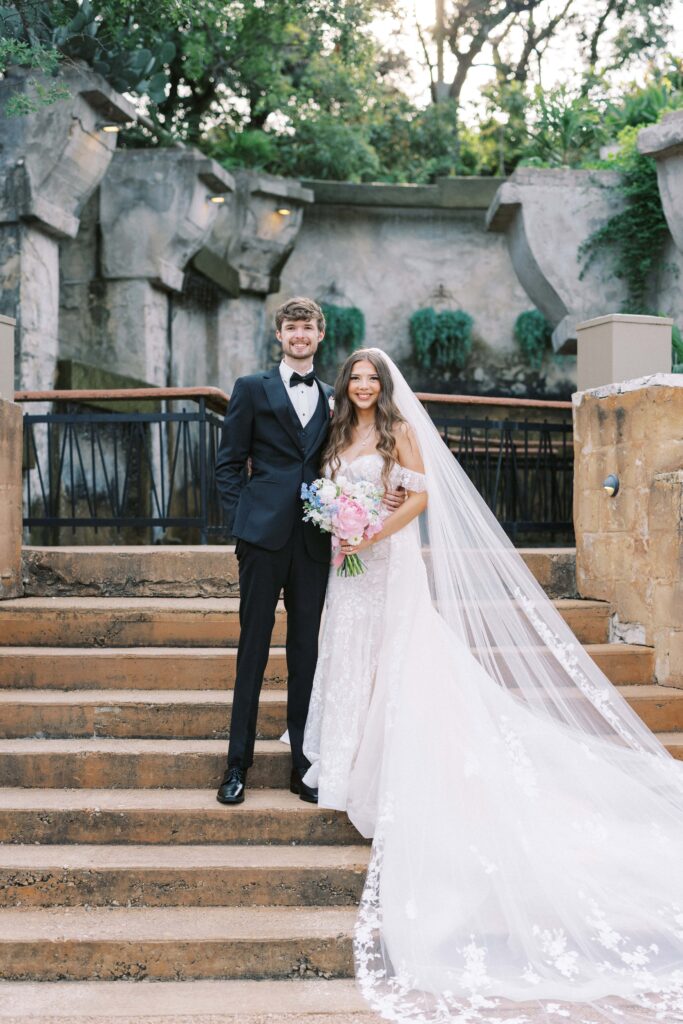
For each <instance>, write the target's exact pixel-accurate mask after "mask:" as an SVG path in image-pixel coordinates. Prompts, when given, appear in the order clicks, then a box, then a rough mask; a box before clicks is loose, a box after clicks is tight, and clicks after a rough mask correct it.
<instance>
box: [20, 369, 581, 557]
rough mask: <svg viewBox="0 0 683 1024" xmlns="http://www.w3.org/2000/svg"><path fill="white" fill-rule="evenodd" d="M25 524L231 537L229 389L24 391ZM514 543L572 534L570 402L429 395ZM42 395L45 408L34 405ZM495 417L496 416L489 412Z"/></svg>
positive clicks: (162, 536) (40, 531) (154, 536)
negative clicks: (219, 473)
mask: <svg viewBox="0 0 683 1024" xmlns="http://www.w3.org/2000/svg"><path fill="white" fill-rule="evenodd" d="M15 397H16V401H18V402H21V403H26V404H27V406H28V408H30V409H31V411H27V412H25V414H24V526H25V528H26V529H27V530H28V531H29V532H30V536H31V539H32V540H33V541H34V542H35V541H39V542H42V543H50V544H59V543H62V544H63V543H68V541H69V538H70V537H73V536H74V535H75V533H76V531H79V538H78V539H79V540H82V539H84V535H85V533H86V532H87V536H88V537H89V538H91V539H92V540H93V541H96V540H98V539H107V540H110V541H111V542H113V543H116V542H119V541H123V542H130V543H141V542H144V541H147V540H159V541H161V540H164V541H173V540H175V541H177V542H178V543H180V542H183V543H197V542H198V543H201V544H206V543H210V542H214V543H225V542H227V541H228V540H229V537H228V536H227V533H226V531H225V529H224V527H223V524H222V515H221V507H220V500H219V497H218V493H217V490H216V483H215V474H214V466H215V461H216V452H217V449H218V444H219V440H220V430H221V425H222V419H223V414H224V412H225V409H226V408H227V404H228V402H229V398H228V396H227V395H226V394H225V393H224V392H223V391H221V390H220V389H219V388H144V389H126V390H114V391H45V392H18V393H17V394H16V396H15ZM418 397H419V398H420V399H421V400H422V401H423V403H424V404H425V407H426V408H427V410H428V411H429V413H430V415H431V417H432V420H433V422H434V423H435V425H436V426H437V428H438V429H439V431H440V432H441V435H442V437H443V438H444V440H445V441H446V443H447V444H448V446H449V447H450V449H451V451H452V452H453V454H454V456H455V458H457V459H458V461H459V462H460V464H461V466H462V467H463V469H464V470H465V472H466V473H467V474H468V476H469V477H470V479H471V480H472V482H473V483H474V485H475V487H476V488H477V490H478V491H479V493H480V494H481V495H482V497H483V498H484V500H485V501H486V503H487V504H488V505H489V507H490V508H491V509H492V510H493V511H494V512H495V514H496V516H497V518H498V520H499V522H500V523H501V524H502V526H503V527H504V529H505V530H506V531H507V532H508V533H509V535H510V536H511V537H512V538H513V540H515V541H517V542H523V543H534V542H536V543H538V541H539V540H545V541H547V540H550V541H551V542H558V541H559V542H562V543H572V541H573V527H572V482H573V444H572V422H571V404H570V403H569V402H542V401H538V400H536V401H532V400H528V401H527V400H524V399H503V398H478V397H476V396H460V395H433V394H420V395H419V396H418ZM37 403H40V405H41V407H40V409H39V411H36V412H33V411H32V407H33V406H34V405H35V404H37ZM489 411H490V412H491V413H494V415H487V413H488V412H489Z"/></svg>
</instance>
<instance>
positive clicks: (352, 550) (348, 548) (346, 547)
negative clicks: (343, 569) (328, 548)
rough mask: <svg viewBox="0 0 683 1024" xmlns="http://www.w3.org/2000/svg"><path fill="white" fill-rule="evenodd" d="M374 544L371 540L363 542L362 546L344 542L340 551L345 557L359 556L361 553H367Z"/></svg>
mask: <svg viewBox="0 0 683 1024" xmlns="http://www.w3.org/2000/svg"><path fill="white" fill-rule="evenodd" d="M371 544H372V541H371V540H364V541H361V543H360V544H355V545H354V544H350V543H349V542H348V541H347V540H343V541H342V542H341V544H340V546H339V550H340V551H341V553H342V554H343V555H357V554H358V552H359V551H365V550H366V549H367V548H369V547H370V545H371Z"/></svg>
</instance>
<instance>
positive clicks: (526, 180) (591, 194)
mask: <svg viewBox="0 0 683 1024" xmlns="http://www.w3.org/2000/svg"><path fill="white" fill-rule="evenodd" d="M618 181H619V175H618V174H617V173H616V172H614V171H573V170H534V169H531V168H528V167H520V168H518V169H517V170H516V171H515V172H514V173H513V174H512V176H511V178H510V180H509V181H507V182H505V184H503V185H501V187H500V188H499V189H498V192H497V193H496V196H495V198H494V200H493V202H492V203H491V206H490V207H489V210H488V213H487V215H486V226H487V228H488V230H489V231H498V232H501V233H503V234H505V236H506V238H507V243H508V248H509V251H510V258H511V259H512V265H513V267H514V269H515V273H516V274H517V277H518V278H519V281H520V283H521V284H522V286H523V287H524V289H525V290H526V292H527V294H528V295H529V297H530V298H531V300H532V301H533V302H534V303H535V305H536V306H537V307H538V309H540V310H541V312H542V313H543V314H544V315H545V316H546V318H547V319H548V321H549V322H550V323H551V324H552V326H553V328H554V331H553V348H554V349H555V351H556V352H564V353H572V352H576V325H577V323H579V322H581V321H582V320H587V319H589V318H591V317H595V316H598V315H600V314H601V313H603V312H604V311H605V309H614V310H617V309H621V308H622V307H623V303H624V300H625V298H626V290H625V287H624V283H623V281H621V280H620V279H619V278H617V277H615V276H614V274H613V273H612V272H611V270H610V268H609V265H608V263H607V262H606V261H605V259H604V258H603V257H602V256H600V257H599V258H596V259H594V260H593V261H592V262H591V263H590V265H589V266H587V267H586V268H585V270H584V272H583V273H582V261H581V260H580V258H579V250H580V247H581V245H582V244H583V243H584V242H585V241H586V240H587V239H588V238H589V237H590V235H591V234H592V233H593V232H594V231H595V230H596V229H597V228H599V227H601V226H602V225H603V224H604V223H605V221H607V220H608V219H609V218H610V217H611V216H613V215H614V214H615V213H618V212H619V210H621V209H622V207H623V199H622V197H621V195H620V194H619V193H618V192H617V190H616V189H615V187H614V186H615V185H616V184H617V183H618Z"/></svg>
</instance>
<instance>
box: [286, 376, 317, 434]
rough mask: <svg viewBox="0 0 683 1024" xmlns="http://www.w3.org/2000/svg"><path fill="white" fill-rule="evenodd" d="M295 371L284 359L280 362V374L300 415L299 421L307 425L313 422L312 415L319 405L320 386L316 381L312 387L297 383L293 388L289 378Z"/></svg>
mask: <svg viewBox="0 0 683 1024" xmlns="http://www.w3.org/2000/svg"><path fill="white" fill-rule="evenodd" d="M311 369H313V368H312V367H311ZM293 373H294V369H293V368H292V367H291V366H288V365H287V363H286V362H285V361H284V359H283V360H282V362H281V363H280V376H281V377H282V381H283V383H284V385H285V390H286V392H287V394H288V395H289V400H290V402H291V403H292V405H293V406H294V412H295V413H296V414H297V416H298V417H299V423H300V424H301V426H302V427H305V426H307V425H308V424H309V423H310V422H311V417H312V416H313V413H314V412H315V410H316V407H317V405H318V399H319V398H320V388H319V387H318V385H317V384H315V383H314V384H313V386H312V387H311V386H309V385H308V384H295V386H294V387H293V388H290V386H289V378H290V377H291V376H292V374H293ZM302 376H303V374H302Z"/></svg>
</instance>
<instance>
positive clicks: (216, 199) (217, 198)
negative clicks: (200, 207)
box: [209, 196, 225, 206]
mask: <svg viewBox="0 0 683 1024" xmlns="http://www.w3.org/2000/svg"><path fill="white" fill-rule="evenodd" d="M209 202H210V203H216V205H217V206H218V205H220V203H224V202H225V196H209Z"/></svg>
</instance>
